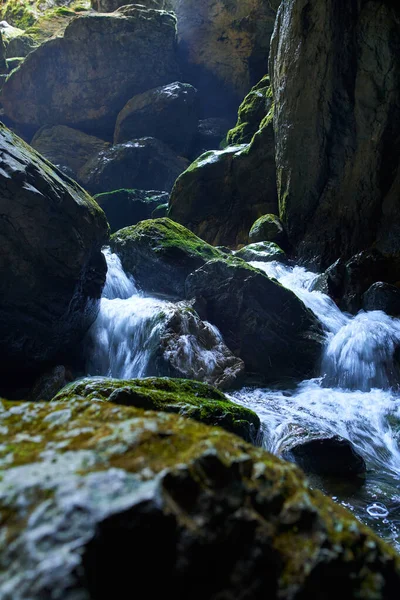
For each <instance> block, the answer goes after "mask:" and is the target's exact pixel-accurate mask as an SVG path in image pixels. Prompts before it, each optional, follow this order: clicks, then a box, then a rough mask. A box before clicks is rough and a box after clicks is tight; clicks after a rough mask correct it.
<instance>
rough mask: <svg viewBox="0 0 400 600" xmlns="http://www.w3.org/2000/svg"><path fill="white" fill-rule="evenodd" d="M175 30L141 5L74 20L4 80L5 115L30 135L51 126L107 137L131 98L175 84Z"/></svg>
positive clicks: (165, 17)
mask: <svg viewBox="0 0 400 600" xmlns="http://www.w3.org/2000/svg"><path fill="white" fill-rule="evenodd" d="M175 24H176V22H175V19H174V17H173V15H171V14H170V13H167V12H162V11H155V10H150V9H145V8H143V7H141V6H128V7H124V8H122V9H121V10H120V11H118V12H116V13H113V14H107V15H97V14H90V15H86V16H83V17H79V18H75V19H73V20H72V21H71V22H70V24H69V25H68V27H67V28H66V30H65V33H64V36H63V37H57V38H54V39H51V40H49V41H48V42H47V43H45V44H42V45H41V46H40V47H39V48H38V49H37V50H35V51H34V52H32V53H31V54H29V55H28V57H27V58H26V60H25V61H24V63H23V64H22V65H21V68H20V69H18V70H17V71H15V72H14V73H13V74H12V75H11V77H9V79H8V80H7V82H6V84H5V86H4V89H3V97H2V103H3V105H4V109H5V114H6V115H7V117H9V118H10V119H12V120H13V121H15V122H16V123H18V124H19V125H24V126H25V127H26V128H27V129H30V130H34V129H38V128H39V127H40V126H42V125H50V124H51V125H53V124H54V123H57V124H59V125H68V126H70V127H74V128H77V129H82V130H84V131H87V132H88V133H95V134H96V135H99V132H106V133H108V134H110V135H112V132H113V129H114V124H115V120H116V118H117V115H118V113H119V111H120V110H121V109H122V108H123V106H124V105H125V103H126V102H127V101H128V100H129V99H130V98H132V96H134V95H135V94H138V93H141V92H143V91H145V90H147V89H149V88H154V87H156V86H158V85H163V84H165V83H169V82H171V81H175V80H177V79H179V69H178V66H177V62H176V57H175V54H176V40H175V37H176V31H175ZM126 65H129V68H127V67H126ZM100 137H101V136H100Z"/></svg>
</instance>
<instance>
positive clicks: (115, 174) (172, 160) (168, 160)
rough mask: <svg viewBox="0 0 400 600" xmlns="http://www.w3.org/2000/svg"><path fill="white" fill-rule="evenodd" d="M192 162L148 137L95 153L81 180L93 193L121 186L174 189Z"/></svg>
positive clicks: (82, 172)
mask: <svg viewBox="0 0 400 600" xmlns="http://www.w3.org/2000/svg"><path fill="white" fill-rule="evenodd" d="M188 164H189V163H188V161H187V160H186V159H185V158H183V157H182V156H177V154H176V153H175V152H174V151H173V150H171V148H170V147H169V146H167V145H166V144H164V142H161V141H160V140H157V139H155V138H151V137H145V138H140V139H137V140H131V141H130V142H125V143H123V144H117V145H116V146H112V147H111V148H108V149H107V150H104V151H101V152H100V153H99V154H97V155H94V156H93V157H92V158H91V159H89V160H88V162H87V163H86V164H85V165H84V166H83V167H82V169H80V171H79V173H78V179H79V182H80V183H81V184H82V185H83V187H84V188H85V189H87V190H88V191H89V192H90V193H92V194H101V193H103V192H111V191H113V190H116V189H119V188H127V189H132V188H137V189H139V190H149V189H154V188H155V189H159V190H167V191H170V190H171V188H172V186H173V185H174V182H175V180H176V178H177V177H178V175H180V174H181V173H182V171H184V170H185V169H186V168H187V166H188Z"/></svg>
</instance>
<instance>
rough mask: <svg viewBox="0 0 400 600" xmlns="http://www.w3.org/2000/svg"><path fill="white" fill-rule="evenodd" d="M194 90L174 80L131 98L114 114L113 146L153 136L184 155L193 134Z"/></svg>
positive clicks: (196, 107) (196, 115)
mask: <svg viewBox="0 0 400 600" xmlns="http://www.w3.org/2000/svg"><path fill="white" fill-rule="evenodd" d="M198 120H199V103H198V97H197V90H196V89H195V88H194V87H193V86H192V85H190V84H188V83H180V82H179V81H175V82H174V83H169V84H168V85H164V86H160V87H157V88H154V89H152V90H148V91H146V92H143V93H142V94H138V95H137V96H134V97H133V98H131V100H129V102H127V104H126V105H125V106H124V108H123V109H122V110H121V112H120V113H119V115H118V118H117V122H116V125H115V131H114V144H120V143H123V142H129V141H130V140H136V139H138V138H141V137H155V138H157V139H158V140H161V141H162V142H164V143H165V144H167V145H168V146H170V147H171V148H172V149H173V150H175V152H177V153H178V154H182V155H183V156H187V153H188V151H189V148H190V146H191V144H192V142H193V139H194V136H195V134H196V132H197V123H198Z"/></svg>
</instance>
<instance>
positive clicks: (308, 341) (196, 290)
mask: <svg viewBox="0 0 400 600" xmlns="http://www.w3.org/2000/svg"><path fill="white" fill-rule="evenodd" d="M186 295H187V298H188V299H192V298H194V299H195V300H196V302H195V305H194V307H195V308H196V310H197V311H198V312H199V314H200V317H201V318H202V319H205V320H207V321H210V322H211V323H213V324H214V325H216V326H217V327H218V328H219V330H220V331H221V333H222V335H223V337H224V340H225V343H226V344H227V345H228V347H229V348H230V349H231V350H232V352H233V353H234V354H235V355H236V356H240V358H242V360H243V361H244V363H245V367H246V371H247V373H248V375H251V374H254V375H255V376H256V377H257V379H258V381H278V380H279V379H282V378H285V377H292V378H304V377H307V376H310V375H312V374H313V373H315V368H316V365H317V361H318V359H319V356H320V352H321V342H322V330H321V328H320V325H319V323H318V321H317V319H316V318H315V316H314V315H313V314H312V313H311V311H309V310H308V309H307V308H306V307H305V306H304V304H303V303H302V302H301V300H299V298H297V296H295V295H294V294H293V292H291V291H289V290H288V289H286V288H284V287H282V286H281V285H279V284H278V283H277V282H276V281H274V280H271V279H269V278H268V277H267V276H266V275H265V274H264V273H263V272H261V271H259V270H258V269H254V268H253V267H251V266H250V265H248V264H247V263H246V262H244V261H243V260H240V259H237V258H236V259H235V258H229V259H227V260H221V259H214V260H211V261H209V262H207V263H206V264H205V265H204V266H203V267H201V268H199V269H197V271H194V273H192V274H191V275H189V276H188V278H187V280H186Z"/></svg>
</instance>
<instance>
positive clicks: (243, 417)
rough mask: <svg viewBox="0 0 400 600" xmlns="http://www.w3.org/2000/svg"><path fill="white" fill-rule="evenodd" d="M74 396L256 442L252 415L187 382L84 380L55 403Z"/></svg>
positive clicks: (205, 387) (215, 392) (212, 391)
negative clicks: (173, 415)
mask: <svg viewBox="0 0 400 600" xmlns="http://www.w3.org/2000/svg"><path fill="white" fill-rule="evenodd" d="M77 396H78V397H82V398H87V399H90V400H93V399H102V400H108V401H110V402H114V403H116V404H121V405H125V406H136V407H137V408H143V409H145V410H161V411H166V412H173V413H178V414H180V415H181V416H183V417H189V418H191V419H195V420H196V421H200V422H202V423H206V424H207V425H219V426H220V427H222V428H224V429H226V430H227V431H230V432H231V433H235V434H236V435H239V436H241V437H243V438H244V439H245V440H247V441H254V440H255V438H256V434H257V432H258V430H259V427H260V420H259V418H258V416H257V415H256V414H255V413H254V412H253V411H251V410H249V409H247V408H244V407H242V406H239V405H237V404H235V403H234V402H231V401H230V400H229V399H228V398H227V397H226V396H225V395H224V394H223V393H222V392H220V391H218V390H217V389H216V388H213V387H212V386H209V385H207V384H204V383H200V382H196V381H190V380H186V379H169V378H154V377H150V378H147V379H131V380H126V381H124V380H119V379H107V378H98V379H84V380H82V381H78V382H76V383H72V384H69V385H68V386H66V387H65V388H64V389H63V390H61V391H60V392H59V393H58V394H57V395H56V397H55V398H54V400H58V401H67V400H70V399H72V398H74V397H77Z"/></svg>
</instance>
